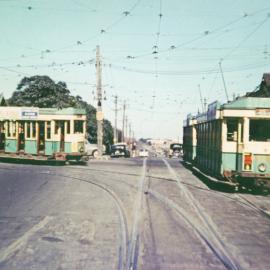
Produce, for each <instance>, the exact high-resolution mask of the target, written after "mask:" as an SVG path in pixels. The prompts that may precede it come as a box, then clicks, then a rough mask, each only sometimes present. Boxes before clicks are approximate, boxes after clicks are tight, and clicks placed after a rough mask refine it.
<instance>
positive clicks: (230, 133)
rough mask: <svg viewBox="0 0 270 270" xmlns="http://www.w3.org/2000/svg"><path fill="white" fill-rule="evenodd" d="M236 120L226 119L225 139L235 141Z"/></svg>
mask: <svg viewBox="0 0 270 270" xmlns="http://www.w3.org/2000/svg"><path fill="white" fill-rule="evenodd" d="M237 130H238V120H227V141H228V142H235V141H237Z"/></svg>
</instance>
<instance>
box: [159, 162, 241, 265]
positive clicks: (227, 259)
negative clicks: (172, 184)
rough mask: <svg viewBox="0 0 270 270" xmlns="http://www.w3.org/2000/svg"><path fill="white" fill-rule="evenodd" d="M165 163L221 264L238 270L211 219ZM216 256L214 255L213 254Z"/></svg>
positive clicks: (236, 263) (166, 163)
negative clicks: (202, 227)
mask: <svg viewBox="0 0 270 270" xmlns="http://www.w3.org/2000/svg"><path fill="white" fill-rule="evenodd" d="M162 160H163V162H164V163H165V165H166V167H167V168H168V170H169V173H170V174H171V175H172V177H173V178H174V179H176V181H177V186H178V187H179V189H180V191H181V193H182V194H183V195H184V197H185V198H186V200H187V201H188V202H189V204H190V205H191V206H192V208H193V209H194V211H195V214H196V215H197V216H198V218H199V219H200V221H201V222H202V224H203V226H204V229H205V232H206V234H207V235H208V239H207V240H208V241H209V242H212V243H213V245H214V246H215V252H218V254H219V255H218V258H220V259H221V261H222V263H223V264H224V266H225V267H226V268H227V269H230V270H240V269H242V267H241V266H240V265H239V263H238V262H237V261H236V260H235V259H234V257H233V256H232V254H231V253H230V252H229V250H228V249H227V247H226V245H225V243H224V242H223V241H222V239H221V235H220V233H219V232H218V230H217V228H216V226H215V224H214V222H213V221H212V219H211V218H210V217H209V216H208V215H207V213H206V211H205V210H204V208H203V207H202V206H201V205H200V203H199V202H198V201H197V200H196V199H195V198H194V196H193V195H192V193H191V192H190V191H189V190H188V188H187V187H186V186H185V185H184V184H183V183H182V180H181V178H180V177H179V175H178V174H177V173H176V172H175V170H174V169H173V168H172V167H171V166H170V164H169V163H168V161H167V160H165V159H162ZM215 254H216V253H215Z"/></svg>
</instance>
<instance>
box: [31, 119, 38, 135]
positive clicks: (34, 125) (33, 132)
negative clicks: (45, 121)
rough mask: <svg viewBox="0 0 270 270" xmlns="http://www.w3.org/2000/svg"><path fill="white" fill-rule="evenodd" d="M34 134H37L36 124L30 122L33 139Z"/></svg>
mask: <svg viewBox="0 0 270 270" xmlns="http://www.w3.org/2000/svg"><path fill="white" fill-rule="evenodd" d="M36 133H37V130H36V122H32V137H33V138H36Z"/></svg>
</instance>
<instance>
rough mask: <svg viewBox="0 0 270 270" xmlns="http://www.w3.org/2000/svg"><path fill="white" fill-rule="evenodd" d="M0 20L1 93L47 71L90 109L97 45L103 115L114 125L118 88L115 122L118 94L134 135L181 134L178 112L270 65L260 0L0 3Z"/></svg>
mask: <svg viewBox="0 0 270 270" xmlns="http://www.w3.org/2000/svg"><path fill="white" fill-rule="evenodd" d="M0 25H1V28H0V32H1V35H0V93H1V92H3V94H4V96H5V97H6V98H9V97H10V96H11V95H12V93H13V91H15V89H16V86H17V85H18V83H19V81H20V80H21V79H22V78H23V77H25V76H27V77H29V76H33V75H48V76H50V77H51V78H52V79H53V80H55V81H56V82H58V81H64V82H66V83H67V86H68V88H69V89H70V91H71V94H73V95H80V96H81V97H82V98H83V99H84V100H85V101H87V102H89V103H91V104H92V105H94V106H96V103H97V101H96V99H95V95H96V70H95V57H96V46H97V45H99V46H100V53H101V61H102V89H103V97H104V98H106V100H104V101H103V110H104V113H105V118H107V119H109V120H110V121H111V122H112V124H114V96H115V95H117V96H118V101H119V102H118V109H119V111H118V122H117V127H118V128H122V114H123V103H124V101H126V103H127V111H126V114H127V117H128V122H129V123H130V125H131V128H132V130H133V131H134V133H135V136H136V137H137V138H140V137H144V138H149V137H151V138H170V139H174V140H178V139H180V140H181V138H182V123H183V120H184V119H185V118H186V115H187V114H189V113H193V114H196V113H197V112H198V111H202V109H203V108H202V107H203V104H202V103H207V104H209V103H211V102H213V101H215V100H219V101H220V102H226V100H227V98H226V92H225V88H226V89H227V92H228V97H229V100H232V99H233V97H234V96H238V95H243V94H244V93H246V92H250V91H253V90H254V89H255V88H256V87H257V86H258V85H259V84H260V81H261V78H262V75H263V73H267V72H270V47H269V46H270V37H269V33H268V32H269V31H267V30H268V29H269V27H270V2H269V0H256V1H254V0H219V1H216V0H189V1H186V0H181V1H180V0H166V1H165V0H0ZM219 63H220V64H219ZM220 67H221V68H222V71H223V75H224V80H225V85H224V83H223V80H222V76H221V70H220ZM202 101H203V102H202Z"/></svg>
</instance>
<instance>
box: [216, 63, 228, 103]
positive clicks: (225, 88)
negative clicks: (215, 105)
mask: <svg viewBox="0 0 270 270" xmlns="http://www.w3.org/2000/svg"><path fill="white" fill-rule="evenodd" d="M221 61H222V60H220V61H219V63H218V64H219V69H220V73H221V77H222V81H223V85H224V90H225V94H226V98H227V102H228V101H229V95H228V92H227V87H226V83H225V79H224V75H223V70H222V66H221Z"/></svg>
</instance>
